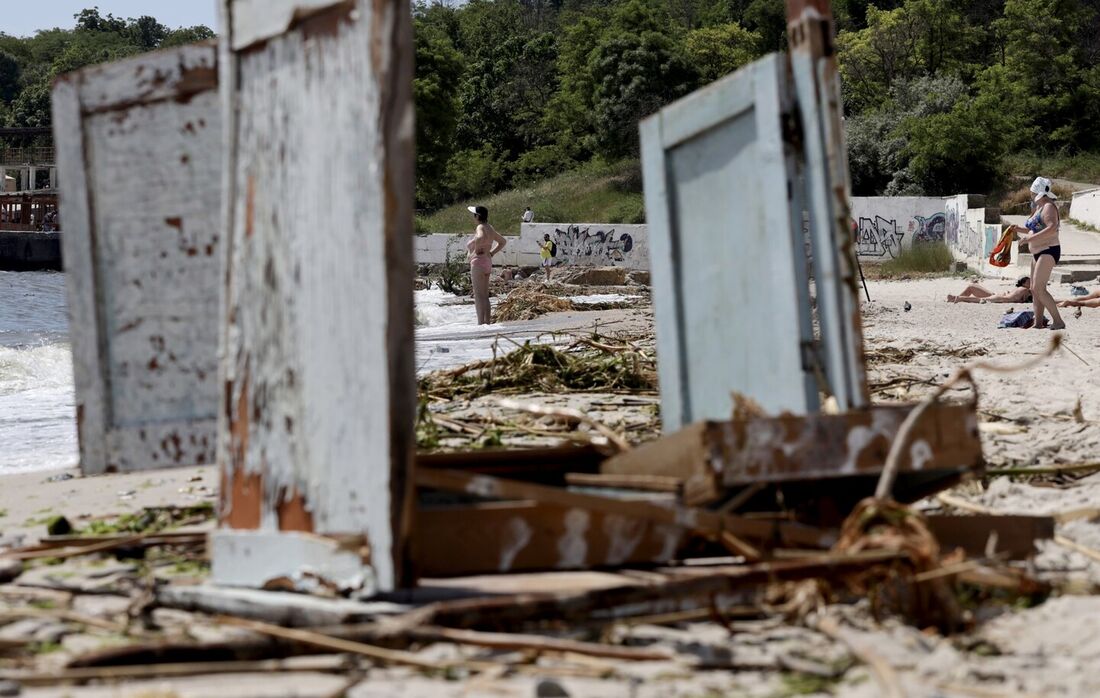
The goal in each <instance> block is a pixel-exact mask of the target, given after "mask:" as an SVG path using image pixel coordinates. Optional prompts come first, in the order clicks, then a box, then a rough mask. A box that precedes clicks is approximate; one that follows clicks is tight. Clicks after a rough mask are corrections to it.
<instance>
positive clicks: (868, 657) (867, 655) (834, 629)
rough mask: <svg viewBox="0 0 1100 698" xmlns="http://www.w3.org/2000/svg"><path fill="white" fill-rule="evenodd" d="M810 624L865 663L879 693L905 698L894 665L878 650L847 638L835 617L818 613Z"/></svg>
mask: <svg viewBox="0 0 1100 698" xmlns="http://www.w3.org/2000/svg"><path fill="white" fill-rule="evenodd" d="M810 626H811V627H813V628H815V629H816V630H818V631H819V632H821V633H823V634H825V635H828V636H829V637H831V638H832V639H834V640H836V641H837V642H839V643H841V644H843V645H844V646H845V647H847V648H848V651H849V652H851V653H852V656H853V657H855V658H856V659H858V660H859V661H861V662H863V663H864V664H866V665H867V666H868V667H869V668H870V669H871V673H872V674H874V676H875V680H876V681H878V684H879V688H880V689H881V690H882V693H881V695H883V696H886V697H887V698H905V695H906V694H905V690H904V689H903V688H902V687H901V682H900V681H899V680H898V675H897V672H895V671H894V667H892V666H890V663H889V662H887V661H886V659H885V658H884V657H883V656H882V655H880V654H879V653H878V652H875V651H874V650H873V649H871V648H870V647H867V646H866V645H865V644H864V643H861V642H856V641H855V640H853V639H852V638H849V637H848V636H847V635H846V634H845V633H844V631H843V630H841V629H840V624H839V623H837V622H836V619H834V618H832V617H830V616H826V615H819V616H818V617H817V618H816V619H815V620H812V621H811V623H810Z"/></svg>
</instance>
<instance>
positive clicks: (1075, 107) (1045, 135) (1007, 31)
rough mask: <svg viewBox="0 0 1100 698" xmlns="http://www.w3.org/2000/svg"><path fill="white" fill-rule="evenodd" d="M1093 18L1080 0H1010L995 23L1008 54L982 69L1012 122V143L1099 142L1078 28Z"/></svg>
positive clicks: (989, 91) (1073, 145)
mask: <svg viewBox="0 0 1100 698" xmlns="http://www.w3.org/2000/svg"><path fill="white" fill-rule="evenodd" d="M1038 18H1041V19H1038ZM1089 19H1090V13H1089V12H1088V11H1086V10H1085V9H1084V8H1083V7H1082V6H1081V4H1080V2H1078V0H1006V2H1005V9H1004V17H1003V18H1002V19H1001V20H998V22H997V23H996V25H995V29H996V31H997V32H998V34H999V36H1001V37H1003V41H1004V52H1003V60H1002V63H1001V65H994V66H991V67H990V68H988V69H987V70H986V71H985V72H984V73H983V75H982V77H981V89H982V91H983V93H985V94H986V95H987V97H988V98H989V99H990V100H991V101H992V100H993V99H996V98H999V99H1000V106H999V108H1000V109H1001V110H1003V111H1004V113H1005V114H1006V115H1007V116H1008V117H1009V120H1010V123H1011V125H1012V126H1013V129H1012V131H1011V132H1009V133H1006V134H1003V137H1005V138H1007V139H1008V140H1009V144H1010V146H1012V147H1017V148H1030V149H1033V150H1043V149H1049V150H1056V149H1062V148H1066V149H1069V150H1076V149H1079V148H1081V147H1084V146H1085V145H1087V144H1088V143H1090V142H1095V135H1094V134H1095V131H1096V128H1097V126H1096V122H1095V121H1092V122H1090V121H1089V120H1088V117H1089V115H1090V114H1094V113H1095V111H1094V109H1092V105H1091V104H1090V103H1089V97H1090V90H1089V88H1088V74H1087V71H1082V69H1081V51H1080V46H1081V44H1080V37H1079V33H1078V32H1079V30H1080V27H1081V26H1083V25H1087V24H1088V21H1089Z"/></svg>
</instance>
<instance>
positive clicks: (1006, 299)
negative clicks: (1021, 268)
mask: <svg viewBox="0 0 1100 698" xmlns="http://www.w3.org/2000/svg"><path fill="white" fill-rule="evenodd" d="M947 302H948V303H1030V302H1031V278H1030V277H1027V276H1021V277H1020V278H1019V279H1017V280H1016V288H1015V289H1014V290H1012V291H1006V292H1004V293H994V292H993V291H990V290H989V289H988V288H986V287H984V286H979V285H978V284H970V285H969V286H967V287H966V288H965V289H963V292H962V293H960V294H959V295H957V296H951V295H949V296H948V297H947Z"/></svg>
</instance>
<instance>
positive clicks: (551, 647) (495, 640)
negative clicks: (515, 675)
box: [410, 626, 675, 662]
mask: <svg viewBox="0 0 1100 698" xmlns="http://www.w3.org/2000/svg"><path fill="white" fill-rule="evenodd" d="M410 634H411V636H412V637H414V638H416V639H420V640H430V641H440V640H442V641H445V642H454V643H456V644H460V645H475V646H478V647H489V648H492V649H502V650H534V651H536V652H569V653H572V654H578V655H586V656H590V657H604V658H607V659H620V660H627V661H642V662H644V661H667V660H669V659H673V658H674V657H675V654H674V653H673V652H671V651H669V650H665V649H661V648H656V649H651V648H646V647H620V646H617V645H605V644H600V643H595V642H578V641H575V640H563V639H559V638H553V637H542V636H540V635H524V634H517V633H486V632H479V631H476V630H456V629H454V628H441V627H433V626H428V627H424V628H417V629H414V630H412V631H411V633H410Z"/></svg>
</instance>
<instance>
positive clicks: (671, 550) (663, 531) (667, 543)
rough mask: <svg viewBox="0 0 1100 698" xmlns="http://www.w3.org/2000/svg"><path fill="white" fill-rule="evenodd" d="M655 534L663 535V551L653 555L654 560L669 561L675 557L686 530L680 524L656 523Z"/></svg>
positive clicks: (654, 526)
mask: <svg viewBox="0 0 1100 698" xmlns="http://www.w3.org/2000/svg"><path fill="white" fill-rule="evenodd" d="M652 530H653V535H656V536H660V537H661V545H662V546H663V547H662V548H661V552H660V553H658V554H657V555H655V556H654V557H653V562H666V563H667V562H668V561H669V560H672V559H674V556H675V555H676V550H677V548H679V547H680V541H681V540H683V537H684V531H683V529H681V528H679V527H678V526H669V525H668V524H654V525H653V529H652Z"/></svg>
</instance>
